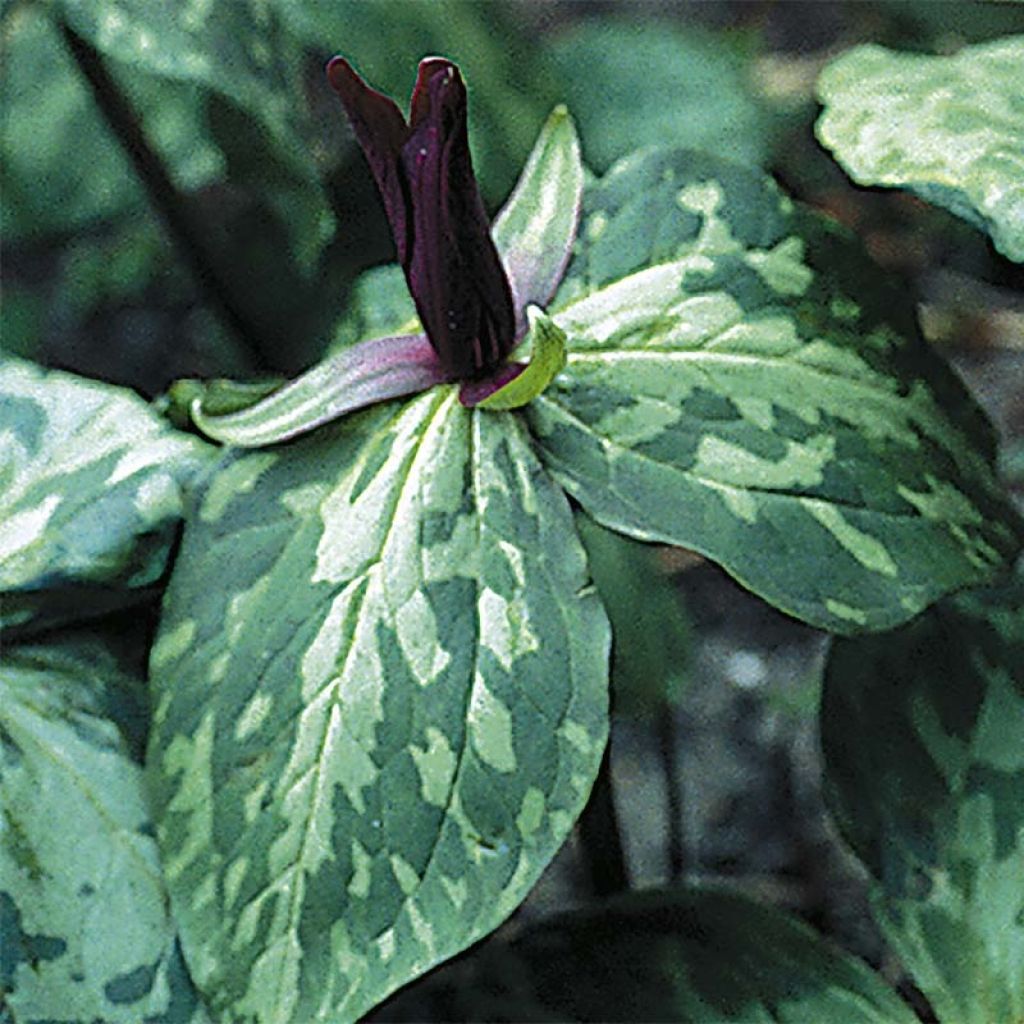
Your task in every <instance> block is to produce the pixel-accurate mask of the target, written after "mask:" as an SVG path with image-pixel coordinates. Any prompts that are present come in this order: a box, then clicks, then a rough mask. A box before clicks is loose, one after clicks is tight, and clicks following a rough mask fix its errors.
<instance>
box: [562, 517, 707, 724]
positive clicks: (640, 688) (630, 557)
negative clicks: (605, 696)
mask: <svg viewBox="0 0 1024 1024" xmlns="http://www.w3.org/2000/svg"><path fill="white" fill-rule="evenodd" d="M576 528H577V529H578V530H579V534H580V540H582V541H583V546H584V548H586V552H587V564H588V565H589V566H590V571H591V574H592V575H593V577H594V584H595V586H596V587H597V592H598V594H599V595H600V596H601V603H602V604H603V605H604V606H605V609H606V611H607V612H608V618H609V619H610V620H611V624H612V637H613V642H612V676H611V678H612V692H613V693H614V708H615V711H616V713H619V714H627V715H661V714H664V713H665V706H666V704H668V703H672V702H674V701H675V700H677V699H678V697H679V695H680V693H681V691H682V687H683V683H684V681H685V676H686V672H687V668H688V666H689V660H690V653H691V644H692V640H693V638H692V635H691V627H690V621H689V619H688V617H687V615H686V610H685V608H684V607H683V603H682V600H681V596H682V595H681V594H680V592H679V591H680V588H679V587H678V586H677V585H675V584H674V583H673V582H672V581H671V580H670V579H669V577H668V576H667V575H666V574H665V572H664V571H662V570H660V569H659V568H658V566H657V564H656V559H655V552H654V550H653V549H652V547H651V545H649V544H641V543H639V542H637V541H635V540H630V539H629V538H628V537H623V536H622V534H621V533H614V532H613V531H612V530H606V529H605V528H604V527H603V526H600V525H598V524H597V523H595V522H594V520H593V519H591V518H590V517H589V516H588V515H586V514H584V513H582V512H580V513H577V515H576Z"/></svg>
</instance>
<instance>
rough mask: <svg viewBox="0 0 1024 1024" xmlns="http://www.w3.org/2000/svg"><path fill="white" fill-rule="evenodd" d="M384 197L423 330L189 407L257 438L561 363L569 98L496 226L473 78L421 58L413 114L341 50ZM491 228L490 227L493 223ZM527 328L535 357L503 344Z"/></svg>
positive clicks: (207, 427)
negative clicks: (476, 162)
mask: <svg viewBox="0 0 1024 1024" xmlns="http://www.w3.org/2000/svg"><path fill="white" fill-rule="evenodd" d="M327 76H328V81H329V82H330V84H331V85H332V87H333V88H334V89H335V91H336V92H337V93H338V95H339V96H340V97H341V101H342V104H343V105H344V108H345V113H346V114H347V116H348V119H349V122H350V124H351V126H352V129H353V132H354V133H355V137H356V140H357V141H358V142H359V144H360V146H361V147H362V150H363V153H364V154H365V156H366V159H367V162H368V163H369V166H370V170H371V172H372V173H373V176H374V179H375V181H376V183H377V188H378V190H379V192H380V194H381V197H382V199H383V201H384V208H385V211H386V213H387V217H388V222H389V224H390V226H391V233H392V235H393V237H394V242H395V248H396V250H397V255H398V262H399V264H400V266H401V268H402V271H403V272H404V274H405V279H406V282H407V284H408V287H409V292H410V294H411V296H412V299H413V303H414V304H415V307H416V312H417V315H418V318H419V321H420V324H421V325H422V328H423V330H422V332H420V333H412V334H398V335H394V336H391V337H384V338H373V339H369V340H366V341H361V342H358V343H356V344H354V345H351V346H349V347H348V348H345V349H343V350H342V351H341V352H339V353H338V354H337V355H335V356H332V357H331V358H329V359H327V360H325V361H324V362H322V363H320V364H319V365H318V366H315V367H313V369H311V370H309V371H308V372H307V373H305V374H303V375H302V376H300V377H298V378H297V379H296V380H294V381H291V382H290V383H289V384H286V385H285V386H284V387H282V388H280V389H278V390H277V391H275V392H274V393H272V394H270V395H269V396H267V397H266V398H264V399H262V400H260V401H258V402H256V403H254V404H252V405H250V406H248V407H247V408H243V409H241V410H240V411H238V412H231V413H225V414H223V415H217V414H213V413H211V412H208V411H206V410H205V409H204V408H203V399H202V397H197V398H194V399H193V400H192V401H191V404H190V412H191V415H192V418H193V420H194V421H195V422H196V424H197V425H198V426H199V427H200V428H201V429H202V430H203V431H204V432H205V433H206V434H207V435H208V436H210V437H212V438H214V439H216V440H220V441H224V442H227V443H229V444H235V445H239V446H242V447H260V446H263V445H267V444H274V443H277V442H279V441H285V440H288V439H289V438H292V437H296V436H298V435H299V434H303V433H305V432H307V431H309V430H312V429H314V428H315V427H317V426H319V425H321V424H323V423H326V422H328V421H330V420H333V419H337V418H338V417H339V416H342V415H345V414H346V413H349V412H353V411H355V410H357V409H361V408H364V407H366V406H368V405H371V404H373V403H376V402H382V401H386V400H389V399H393V398H399V397H402V396H405V395H410V394H415V393H417V392H420V391H424V390H426V389H427V388H430V387H433V386H435V385H437V384H450V383H458V384H459V385H460V387H459V398H460V400H461V402H462V404H463V405H466V406H475V405H485V406H487V407H489V408H494V409H509V408H517V407H519V406H521V405H523V404H525V403H526V402H528V401H530V399H531V398H532V397H534V396H536V395H537V394H539V393H540V392H541V391H542V390H543V389H544V388H545V387H546V386H547V384H548V383H550V381H551V379H552V378H553V377H554V376H555V374H556V373H557V372H558V371H559V370H560V369H561V368H562V366H563V365H564V363H565V344H564V343H565V336H564V334H563V333H562V332H561V331H560V330H559V328H558V327H557V326H556V325H555V324H554V323H553V322H552V321H551V320H550V319H548V318H547V317H546V316H545V314H544V313H543V312H542V311H541V309H540V308H538V307H540V306H542V305H545V304H546V303H547V302H548V301H549V300H550V299H551V298H552V296H553V295H554V293H555V290H556V288H557V286H558V284H559V282H560V281H561V278H562V275H563V273H564V272H565V268H566V266H567V264H568V260H569V254H570V252H571V250H572V246H573V242H574V240H575V237H576V228H577V222H578V220H579V214H580V204H581V198H582V192H583V168H582V164H581V162H580V155H579V143H578V141H577V139H576V134H575V130H574V129H573V127H572V122H571V120H570V119H569V116H568V114H567V112H566V111H565V108H564V107H561V108H558V109H557V110H556V111H555V112H554V113H553V114H552V116H551V117H550V118H549V119H548V122H547V124H546V125H545V127H544V129H543V131H542V132H541V135H540V138H539V139H538V141H537V144H536V146H535V147H534V150H533V152H532V154H531V155H530V159H529V161H528V162H527V165H526V168H525V169H524V171H523V174H522V176H521V178H520V181H519V183H518V185H517V186H516V188H515V190H514V191H513V193H512V195H511V196H510V198H509V200H508V202H507V203H506V204H505V206H504V208H503V209H502V210H501V212H499V214H498V216H497V218H496V219H495V222H494V224H493V226H489V224H488V219H487V213H486V211H485V209H484V205H483V200H482V199H481V197H480V190H479V187H478V186H477V182H476V178H475V177H474V174H473V166H472V161H471V158H470V153H469V144H468V137H467V135H468V132H467V116H466V115H467V110H466V87H465V85H464V84H463V81H462V77H461V75H460V74H459V70H458V68H457V67H456V66H455V65H454V64H453V63H452V62H451V61H449V60H446V59H444V58H442V57H427V58H425V59H424V60H422V61H421V62H420V65H419V73H418V76H417V80H416V86H415V88H414V89H413V93H412V101H411V104H410V112H409V118H408V120H406V118H405V117H404V116H403V115H402V112H401V111H400V110H399V108H398V106H397V105H396V104H395V103H394V102H393V101H392V100H391V99H389V98H388V97H387V96H384V95H383V94H382V93H379V92H377V91H376V90H375V89H372V88H371V87H370V86H368V85H367V84H366V82H364V81H363V79H362V78H360V76H359V75H358V74H356V72H355V71H354V70H353V69H352V67H351V65H350V64H349V63H348V61H346V60H345V59H344V58H343V57H335V58H334V59H333V60H331V61H330V63H329V64H328V66H327ZM492 231H493V236H492ZM528 333H529V337H530V339H531V340H532V343H533V355H532V358H531V361H530V363H529V364H528V365H525V364H523V363H521V362H516V361H512V360H510V359H509V356H510V355H511V354H512V353H513V351H514V350H515V349H516V348H517V346H518V345H519V344H520V342H521V341H523V339H524V337H526V336H527V334H528Z"/></svg>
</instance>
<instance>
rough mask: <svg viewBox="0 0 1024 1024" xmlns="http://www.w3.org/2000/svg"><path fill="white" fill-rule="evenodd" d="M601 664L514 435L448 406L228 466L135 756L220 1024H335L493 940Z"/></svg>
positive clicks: (573, 781)
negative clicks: (146, 735) (145, 737)
mask: <svg viewBox="0 0 1024 1024" xmlns="http://www.w3.org/2000/svg"><path fill="white" fill-rule="evenodd" d="M608 644H609V635H608V624H607V620H606V617H605V614H604V611H603V609H602V607H601V605H600V603H599V601H598V599H597V596H596V593H595V592H594V591H593V588H592V586H591V585H590V583H589V581H588V578H587V574H586V565H585V560H584V555H583V551H582V548H581V547H580V545H579V542H578V540H577V538H576V535H575V532H574V528H573V521H572V515H571V512H570V510H569V507H568V503H567V501H566V499H565V497H564V495H563V494H562V493H561V491H560V490H559V489H558V488H557V487H556V486H555V485H554V484H553V483H552V481H551V480H550V479H549V478H548V476H547V475H546V473H545V472H544V470H543V469H542V467H541V466H540V464H539V462H538V461H537V459H536V457H535V456H534V454H533V452H532V450H531V447H530V444H529V442H528V438H527V435H526V434H525V432H524V430H523V427H522V425H521V423H520V421H519V420H518V419H517V417H516V416H515V415H514V414H509V413H494V412H483V411H470V410H466V409H464V408H463V407H462V406H461V405H459V403H458V399H457V396H456V394H455V391H454V389H452V388H441V389H435V390H433V391H431V392H428V393H426V394H424V395H422V396H419V397H418V398H416V399H413V400H410V401H408V402H406V403H404V404H394V403H392V404H388V405H381V406H378V407H375V408H373V409H370V410H366V411H365V412H363V413H359V414H356V415H354V416H352V417H349V418H347V419H345V420H343V421H340V422H338V423H336V424H332V425H330V426H327V427H324V428H322V429H321V430H319V431H318V432H317V433H316V434H314V435H312V436H310V437H309V438H306V439H303V440H301V441H299V442H296V443H294V444H292V445H288V446H283V447H280V448H277V449H274V450H271V451H261V452H254V453H247V454H240V453H238V452H235V453H229V454H227V455H226V457H225V462H224V464H223V466H222V467H221V468H220V469H219V471H218V472H217V473H216V474H215V475H213V476H212V478H211V480H210V483H209V487H208V489H207V490H206V491H205V493H204V494H203V495H202V497H201V500H200V502H199V505H198V511H197V513H196V514H195V516H193V517H192V518H191V519H190V521H189V523H188V525H187V527H186V531H185V536H184V539H183V543H182V548H181V552H180V555H179V557H178V560H177V563H176V567H175V571H174V574H173V576H172V579H171V583H170V586H169V589H168V592H167V595H166V600H165V606H164V615H163V619H162V623H161V628H160V632H159V636H158V639H157V642H156V644H155V647H154V650H153V653H152V659H151V674H152V681H153V687H154V699H155V702H156V705H155V717H154V728H153V733H152V737H151V743H150V750H149V765H150V772H151V776H152V782H153V794H154V806H155V811H156V817H157V822H158V837H159V842H160V846H161V850H162V854H163V862H164V867H165V871H166V875H167V879H168V882H169V886H170V890H171V894H172V901H173V907H174V912H175V917H176V919H177V921H178V922H179V925H180V927H181V933H182V943H183V948H184V950H185V956H186V959H187V961H188V964H189V967H190V969H191V971H192V974H193V977H194V978H195V980H196V982H197V984H198V985H199V987H200V989H201V990H202V991H203V992H204V993H205V995H206V996H207V997H208V998H209V999H210V1001H211V1003H212V1005H213V1007H214V1011H215V1013H216V1014H217V1015H219V1017H221V1018H223V1019H225V1020H231V1021H233V1022H243V1021H245V1022H248V1021H251V1022H264V1024H270V1022H273V1024H285V1022H288V1021H294V1022H305V1021H310V1020H319V1019H331V1020H352V1019H354V1018H356V1017H358V1016H359V1015H360V1014H361V1013H362V1012H364V1011H365V1010H366V1009H367V1008H368V1007H370V1006H371V1005H373V1004H374V1003H376V1002H377V1001H379V1000H380V999H382V998H383V997H384V996H385V995H386V994H387V993H388V992H390V991H391V990H393V989H394V988H396V987H397V986H399V985H401V984H403V983H404V982H406V981H408V980H409V979H410V978H412V977H414V976H416V975H417V974H419V973H421V972H423V971H425V970H426V969H427V968H429V967H430V966H432V965H433V964H435V963H437V962H438V961H440V960H443V959H445V958H446V957H449V956H451V955H453V954H454V953H456V952H457V951H458V950H460V949H462V948H464V947H465V946H467V945H468V944H469V943H471V942H472V941H473V940H474V939H476V938H478V937H480V936H481V935H483V934H485V933H486V932H488V931H489V930H491V929H492V928H494V927H495V926H496V925H497V924H498V923H499V922H500V921H501V920H502V919H503V918H504V917H506V916H507V915H508V914H509V913H510V912H511V911H512V910H513V909H514V908H515V906H516V905H517V904H518V903H519V902H520V901H521V900H522V899H523V897H524V896H525V894H526V892H527V891H528V889H529V887H530V886H531V885H532V883H533V882H534V880H535V879H536V878H537V876H538V874H539V873H540V871H541V869H542V868H543V867H544V865H545V864H546V863H547V861H548V860H549V859H550V858H551V857H552V856H553V854H554V852H555V851H556V850H557V848H558V847H559V845H560V844H561V843H562V841H563V840H564V839H565V837H566V835H567V833H568V830H569V828H570V827H571V824H572V822H573V820H574V819H575V817H576V816H577V814H578V813H579V811H580V810H581V808H582V805H583V803H584V801H585V799H586V796H587V794H588V791H589V788H590V786H591V783H592V781H593V778H594V776H595V775H596V772H597V768H598V765H599V762H600V758H601V753H602V749H603V746H604V739H605V731H606V716H607V661H608Z"/></svg>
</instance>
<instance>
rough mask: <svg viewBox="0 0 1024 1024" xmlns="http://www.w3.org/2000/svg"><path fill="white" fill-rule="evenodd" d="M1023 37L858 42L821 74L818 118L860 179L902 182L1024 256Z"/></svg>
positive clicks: (820, 130)
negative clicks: (897, 46) (901, 48)
mask: <svg viewBox="0 0 1024 1024" xmlns="http://www.w3.org/2000/svg"><path fill="white" fill-rule="evenodd" d="M1022 65H1024V35H1019V36H1009V37H1007V38H1005V39H996V40H994V41H992V42H988V43H982V44H981V45H979V46H968V47H965V48H964V49H963V50H961V51H960V52H959V53H957V54H953V55H951V56H950V55H943V56H929V55H927V54H922V53H896V52H893V51H892V50H887V49H885V47H882V46H875V45H868V46H858V47H855V48H854V49H852V50H850V51H849V52H847V53H844V54H843V55H842V56H841V57H839V58H837V59H836V60H834V61H832V63H831V64H829V65H828V67H826V68H825V70H824V71H823V72H822V75H821V78H820V79H819V80H818V95H819V97H820V99H821V102H822V104H823V106H824V108H825V109H824V112H823V113H822V115H821V118H820V119H819V121H818V124H817V126H816V130H817V134H818V138H819V139H820V140H821V142H822V144H823V145H825V146H827V147H828V148H829V149H830V150H832V153H833V155H834V156H835V158H836V159H837V160H838V161H839V163H840V164H842V166H843V168H844V169H845V170H846V171H847V172H848V173H849V175H850V176H851V177H852V178H853V180H854V181H856V182H857V183H858V184H861V185H884V186H888V187H895V188H908V189H911V190H912V191H913V192H916V193H917V194H918V195H919V196H921V198H922V199H926V200H928V201H929V202H933V203H937V204H938V205H940V206H944V207H946V209H948V210H951V211H952V212H953V213H955V214H957V215H959V216H961V217H963V218H964V219H965V220H968V221H970V222H971V223H972V224H975V225H977V226H978V227H980V228H981V229H982V230H984V231H987V232H988V233H989V234H990V235H991V236H992V240H993V241H994V242H995V244H996V247H997V248H998V249H999V250H1000V251H1001V252H1002V253H1004V254H1005V255H1006V256H1008V257H1009V258H1010V259H1011V260H1016V261H1017V262H1018V263H1022V262H1024V74H1022V73H1021V67H1022Z"/></svg>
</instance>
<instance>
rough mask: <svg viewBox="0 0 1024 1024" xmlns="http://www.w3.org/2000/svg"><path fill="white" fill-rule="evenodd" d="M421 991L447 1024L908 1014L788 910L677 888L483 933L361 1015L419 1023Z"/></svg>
mask: <svg viewBox="0 0 1024 1024" xmlns="http://www.w3.org/2000/svg"><path fill="white" fill-rule="evenodd" d="M427 999H429V1000H430V1001H431V1005H432V1006H436V1007H437V1017H436V1019H438V1020H446V1021H479V1020H486V1021H494V1022H503V1021H524V1022H526V1021H529V1022H535V1021H536V1022H539V1021H545V1022H566V1021H629V1022H640V1021H687V1022H694V1024H696V1022H700V1024H825V1022H830V1024H832V1022H834V1024H840V1022H841V1024H914V1022H915V1021H916V1020H917V1018H916V1017H915V1016H914V1014H913V1013H912V1012H911V1011H910V1009H909V1008H908V1007H907V1006H906V1005H905V1004H903V1003H902V1002H901V1001H900V1000H899V999H898V998H897V996H896V994H895V993H894V992H892V990H890V989H889V988H888V987H887V986H886V985H885V983H884V982H883V981H882V979H881V978H880V977H879V976H878V975H876V974H874V973H873V972H872V971H870V970H869V969H868V968H867V967H866V966H865V965H864V964H863V963H861V962H860V961H859V960H856V959H854V958H853V957H852V956H850V955H848V954H846V953H844V952H842V951H841V950H839V949H838V948H837V947H835V946H832V945H831V944H829V943H827V942H826V941H825V940H824V939H822V938H821V937H820V936H818V935H816V934H815V933H814V932H812V931H811V929H810V928H808V927H807V926H806V925H804V924H803V923H801V922H799V921H797V920H796V919H795V918H793V917H791V916H789V915H788V914H782V913H780V912H779V911H777V910H773V909H771V908H769V907H766V906H763V905H761V904H758V903H755V902H754V901H753V900H748V899H746V898H744V897H741V896H738V895H734V894H731V893H727V892H716V891H714V890H701V889H693V888H691V889H686V888H681V887H680V888H669V889H651V890H648V891H646V892H635V893H629V894H627V895H624V896H621V897H618V898H617V899H615V900H612V901H610V902H609V903H607V904H605V905H604V906H600V907H595V908H593V909H586V910H581V911H576V912H574V913H569V914H562V915H559V916H557V917H552V918H549V919H547V920H544V921H540V922H539V923H537V924H535V925H533V926H532V927H530V928H527V929H526V930H525V931H524V932H523V933H522V934H521V935H520V936H518V937H517V938H514V939H511V940H504V941H492V942H490V943H488V944H486V945H484V946H482V947H481V948H480V950H479V951H478V952H477V953H475V954H474V955H473V956H472V957H471V958H469V959H468V960H466V961H464V962H463V963H462V964H455V965H453V966H452V967H451V968H445V969H443V970H442V971H440V972H438V973H437V974H435V975H434V976H433V977H431V978H429V979H427V980H426V981H425V982H424V983H422V984H421V985H419V986H415V987H413V988H410V989H409V990H408V991H407V993H405V994H403V995H402V996H399V997H398V998H397V999H396V1000H394V1001H393V1002H392V1003H390V1004H388V1006H387V1007H385V1008H384V1010H383V1012H381V1013H380V1014H379V1015H378V1016H377V1017H375V1018H373V1019H376V1020H390V1021H395V1020H417V1019H421V1017H420V1016H417V1014H418V1012H419V1010H420V1008H421V1007H422V1006H423V1005H424V1003H423V1001H424V1000H427ZM406 1007H408V1010H409V1012H408V1014H407V1013H406V1012H405V1009H406Z"/></svg>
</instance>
